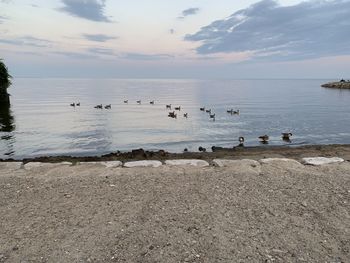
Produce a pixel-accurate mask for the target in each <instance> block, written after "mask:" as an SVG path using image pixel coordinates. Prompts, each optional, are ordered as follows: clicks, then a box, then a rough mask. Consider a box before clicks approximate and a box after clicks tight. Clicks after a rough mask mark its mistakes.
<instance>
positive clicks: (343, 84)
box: [321, 81, 350, 89]
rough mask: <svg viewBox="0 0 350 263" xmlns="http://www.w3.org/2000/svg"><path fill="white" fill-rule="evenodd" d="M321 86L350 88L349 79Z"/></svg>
mask: <svg viewBox="0 0 350 263" xmlns="http://www.w3.org/2000/svg"><path fill="white" fill-rule="evenodd" d="M321 86H322V87H323V88H331V89H350V81H337V82H329V83H326V84H323V85H321Z"/></svg>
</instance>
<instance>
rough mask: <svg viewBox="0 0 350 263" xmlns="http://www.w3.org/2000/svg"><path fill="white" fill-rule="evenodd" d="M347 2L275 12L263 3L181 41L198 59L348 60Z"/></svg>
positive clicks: (316, 3)
mask: <svg viewBox="0 0 350 263" xmlns="http://www.w3.org/2000/svg"><path fill="white" fill-rule="evenodd" d="M349 10H350V1H349V0H338V1H335V0H328V1H326V0H320V1H307V2H302V3H300V4H297V5H294V6H280V5H278V3H277V2H276V1H273V0H263V1H260V2H258V3H256V4H254V5H252V6H250V7H248V8H247V9H243V10H240V11H238V12H236V13H234V14H233V15H231V16H230V17H228V18H227V19H223V20H218V21H214V22H213V23H211V24H210V25H208V26H205V27H202V28H201V30H200V31H198V32H197V33H195V34H190V35H187V36H185V40H187V41H194V42H199V43H200V46H199V47H198V48H197V49H196V51H197V53H198V54H213V53H220V52H225V53H229V52H247V51H249V52H251V51H252V54H254V55H253V57H254V58H256V59H269V60H271V59H277V60H295V59H306V58H318V57H326V56H336V55H346V54H350V34H348V32H350V16H349Z"/></svg>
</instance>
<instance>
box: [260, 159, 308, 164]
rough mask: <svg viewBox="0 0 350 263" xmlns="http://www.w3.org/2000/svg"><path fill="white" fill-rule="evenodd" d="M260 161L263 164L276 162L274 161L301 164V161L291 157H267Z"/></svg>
mask: <svg viewBox="0 0 350 263" xmlns="http://www.w3.org/2000/svg"><path fill="white" fill-rule="evenodd" d="M259 162H260V163H263V164H268V163H274V162H285V163H288V162H289V163H293V164H297V165H301V163H300V162H298V161H296V160H294V159H289V158H265V159H260V160H259Z"/></svg>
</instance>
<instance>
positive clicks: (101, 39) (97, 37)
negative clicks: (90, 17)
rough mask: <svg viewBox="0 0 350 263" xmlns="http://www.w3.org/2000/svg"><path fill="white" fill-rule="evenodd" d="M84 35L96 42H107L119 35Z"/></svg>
mask: <svg viewBox="0 0 350 263" xmlns="http://www.w3.org/2000/svg"><path fill="white" fill-rule="evenodd" d="M83 37H84V38H86V39H87V40H90V41H95V42H107V41H108V40H112V39H117V38H118V37H114V36H107V35H103V34H84V35H83Z"/></svg>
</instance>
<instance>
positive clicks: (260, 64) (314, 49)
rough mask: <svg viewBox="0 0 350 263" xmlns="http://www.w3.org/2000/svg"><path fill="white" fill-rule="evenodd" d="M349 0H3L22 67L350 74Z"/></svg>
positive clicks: (1, 40)
mask: <svg viewBox="0 0 350 263" xmlns="http://www.w3.org/2000/svg"><path fill="white" fill-rule="evenodd" d="M349 14H350V0H337V1H334V0H311V1H310V0H309V1H299V0H280V1H274V0H262V1H256V0H245V1H241V0H235V1H233V0H220V1H213V0H176V1H173V0H152V1H146V0H144V1H141V0H137V1H136V0H128V1H125V0H123V1H122V0H50V1H45V0H0V58H3V59H4V60H5V63H6V64H7V65H8V67H9V69H10V72H11V73H12V75H13V76H14V77H63V78H86V77H89V78H90V77H91V78H199V79H205V78H231V79H233V78H236V79H237V78H252V79H254V78H326V79H328V78H329V79H337V78H343V77H344V78H350V72H349V68H350V34H349V32H350V15H349Z"/></svg>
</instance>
